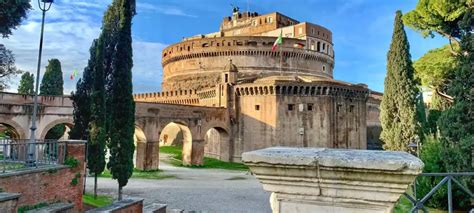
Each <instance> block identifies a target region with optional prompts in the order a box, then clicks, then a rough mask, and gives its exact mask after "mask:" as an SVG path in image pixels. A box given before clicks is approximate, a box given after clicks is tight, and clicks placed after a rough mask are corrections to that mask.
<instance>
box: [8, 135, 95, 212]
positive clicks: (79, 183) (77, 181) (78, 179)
mask: <svg viewBox="0 0 474 213" xmlns="http://www.w3.org/2000/svg"><path fill="white" fill-rule="evenodd" d="M85 151H86V146H85V142H84V141H67V145H66V152H67V157H73V158H75V159H76V160H78V162H79V163H78V165H77V166H76V167H74V168H70V167H69V166H65V165H51V166H44V167H39V168H32V169H25V170H21V171H14V172H7V173H4V174H0V188H1V189H2V190H3V191H5V192H10V193H20V194H21V195H20V197H19V199H18V207H22V206H27V205H35V204H38V203H42V202H47V203H52V202H65V203H73V204H74V208H75V209H76V210H77V211H82V192H83V184H84V179H83V177H84V168H85V163H84V162H85Z"/></svg>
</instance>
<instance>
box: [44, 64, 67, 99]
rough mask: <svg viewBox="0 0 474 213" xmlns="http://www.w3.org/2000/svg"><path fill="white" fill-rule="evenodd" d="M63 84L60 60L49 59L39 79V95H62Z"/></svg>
mask: <svg viewBox="0 0 474 213" xmlns="http://www.w3.org/2000/svg"><path fill="white" fill-rule="evenodd" d="M63 86H64V81H63V71H61V62H60V61H59V60H58V59H51V60H49V63H48V66H46V71H45V72H44V76H43V79H42V80H41V86H40V95H63V90H64V89H63Z"/></svg>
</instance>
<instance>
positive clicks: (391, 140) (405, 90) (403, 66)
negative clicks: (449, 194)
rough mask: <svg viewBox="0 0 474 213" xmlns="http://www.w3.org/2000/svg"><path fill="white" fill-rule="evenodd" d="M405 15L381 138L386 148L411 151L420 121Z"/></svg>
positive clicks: (395, 42)
mask: <svg viewBox="0 0 474 213" xmlns="http://www.w3.org/2000/svg"><path fill="white" fill-rule="evenodd" d="M403 27H404V26H403V23H402V13H401V12H400V11H397V13H396V16H395V23H394V31H393V36H392V42H391V44H390V50H389V51H388V56H387V60H388V62H387V76H386V77H385V90H384V95H383V98H382V103H381V115H380V116H381V123H382V133H381V136H380V137H381V139H382V141H383V142H384V149H387V150H399V151H408V144H409V143H410V142H411V141H413V140H415V138H416V136H417V133H418V132H419V125H418V122H417V120H416V117H417V115H416V95H417V93H418V90H417V88H416V85H415V80H414V78H413V73H414V69H413V66H412V61H411V56H410V52H409V49H410V45H409V44H408V39H407V36H406V33H405V30H404V28H403Z"/></svg>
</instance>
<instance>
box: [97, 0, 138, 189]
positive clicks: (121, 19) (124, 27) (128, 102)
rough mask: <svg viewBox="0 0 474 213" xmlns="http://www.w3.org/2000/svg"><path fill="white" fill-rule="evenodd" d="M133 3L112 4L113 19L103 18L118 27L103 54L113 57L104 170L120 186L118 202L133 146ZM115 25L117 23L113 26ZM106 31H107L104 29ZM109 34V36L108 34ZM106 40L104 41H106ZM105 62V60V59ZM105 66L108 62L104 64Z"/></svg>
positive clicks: (122, 0) (123, 0) (127, 0)
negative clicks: (109, 48)
mask: <svg viewBox="0 0 474 213" xmlns="http://www.w3.org/2000/svg"><path fill="white" fill-rule="evenodd" d="M134 3H135V1H133V0H115V1H114V2H113V3H112V6H111V7H109V10H116V14H115V15H116V16H113V17H107V14H108V13H107V14H106V17H105V20H104V25H107V23H109V22H110V21H111V22H113V23H118V26H116V31H115V32H114V34H116V38H115V40H114V41H113V42H112V43H114V42H116V43H115V51H113V52H108V51H107V50H106V53H105V54H113V55H112V63H111V65H110V67H111V71H110V72H107V71H106V74H109V75H110V76H108V79H110V82H108V84H109V86H110V91H109V92H110V93H108V94H107V95H108V97H109V98H110V100H109V101H107V102H108V104H110V105H109V106H111V107H108V109H110V110H108V111H109V112H110V117H109V119H110V120H109V122H110V123H109V125H110V126H109V131H108V134H109V137H110V140H109V144H108V147H109V150H110V158H109V162H108V164H107V168H108V169H109V170H110V172H111V174H112V178H113V179H117V181H118V184H119V198H121V194H120V193H121V188H122V187H123V186H125V185H126V184H127V182H128V179H129V178H130V177H131V176H132V173H133V152H134V150H135V145H134V141H133V135H134V132H135V102H134V101H133V96H132V92H133V88H132V72H131V71H132V66H133V60H132V31H131V26H132V18H133V15H134V14H135V13H134V11H133V9H134V8H135V6H134ZM115 21H117V22H115ZM104 29H106V28H104ZM107 33H110V32H107ZM106 39H107V38H106ZM105 57H106V58H108V56H105ZM105 62H107V60H105Z"/></svg>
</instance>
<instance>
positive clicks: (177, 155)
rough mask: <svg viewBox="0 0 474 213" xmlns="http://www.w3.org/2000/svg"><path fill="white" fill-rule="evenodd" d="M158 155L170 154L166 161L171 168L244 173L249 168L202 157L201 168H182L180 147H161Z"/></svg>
mask: <svg viewBox="0 0 474 213" xmlns="http://www.w3.org/2000/svg"><path fill="white" fill-rule="evenodd" d="M160 153H166V154H170V155H171V158H170V159H169V160H168V161H166V162H167V163H169V164H171V165H173V166H179V167H186V168H196V169H226V170H239V171H246V170H248V169H249V168H248V167H247V166H246V165H244V164H242V163H234V162H225V161H221V160H217V159H214V158H209V157H204V165H202V166H194V165H193V166H184V165H183V161H182V158H183V157H182V147H180V146H162V147H160Z"/></svg>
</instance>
